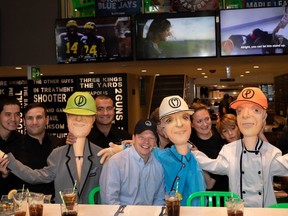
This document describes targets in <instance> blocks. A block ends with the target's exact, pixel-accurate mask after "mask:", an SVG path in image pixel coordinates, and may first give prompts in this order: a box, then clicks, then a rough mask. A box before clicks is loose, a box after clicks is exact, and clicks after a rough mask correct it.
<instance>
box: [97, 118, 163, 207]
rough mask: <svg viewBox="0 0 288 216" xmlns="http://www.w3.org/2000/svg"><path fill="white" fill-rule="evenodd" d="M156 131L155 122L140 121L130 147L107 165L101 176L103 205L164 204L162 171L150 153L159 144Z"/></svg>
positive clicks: (115, 156)
mask: <svg viewBox="0 0 288 216" xmlns="http://www.w3.org/2000/svg"><path fill="white" fill-rule="evenodd" d="M156 130H157V129H156V124H155V123H154V122H152V121H150V120H140V121H138V123H137V124H136V126H135V129H134V135H133V145H132V146H131V148H128V149H127V150H125V151H122V152H120V153H118V154H115V155H114V156H113V157H111V158H110V159H109V160H108V162H106V163H105V165H104V167H103V170H102V173H101V177H100V188H101V199H102V203H103V204H121V205H123V204H125V205H163V204H164V173H163V169H162V166H161V164H160V163H159V162H158V161H157V160H156V159H155V157H154V156H153V155H152V154H151V152H152V150H153V148H154V147H155V145H156V137H157V132H156Z"/></svg>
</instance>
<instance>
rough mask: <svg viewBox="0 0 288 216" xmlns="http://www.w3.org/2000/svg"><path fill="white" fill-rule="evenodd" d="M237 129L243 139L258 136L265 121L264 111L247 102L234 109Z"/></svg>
mask: <svg viewBox="0 0 288 216" xmlns="http://www.w3.org/2000/svg"><path fill="white" fill-rule="evenodd" d="M236 113H237V123H238V127H239V129H240V131H241V133H242V134H243V136H244V137H252V136H258V134H259V133H260V131H261V130H262V129H263V127H264V125H265V120H266V116H267V114H266V110H264V109H263V108H262V107H261V106H259V105H257V104H255V103H253V102H247V103H244V104H241V105H239V106H238V107H237V108H236Z"/></svg>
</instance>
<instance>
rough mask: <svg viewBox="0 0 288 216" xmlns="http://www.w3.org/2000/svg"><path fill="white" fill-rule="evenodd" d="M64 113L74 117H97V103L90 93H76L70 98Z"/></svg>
mask: <svg viewBox="0 0 288 216" xmlns="http://www.w3.org/2000/svg"><path fill="white" fill-rule="evenodd" d="M63 112H65V113H68V114H73V115H95V114H96V113H97V111H96V103H95V100H94V98H93V97H92V96H91V94H89V93H88V92H75V93H73V94H72V95H71V96H70V97H69V98H68V101H67V104H66V108H65V109H64V110H63Z"/></svg>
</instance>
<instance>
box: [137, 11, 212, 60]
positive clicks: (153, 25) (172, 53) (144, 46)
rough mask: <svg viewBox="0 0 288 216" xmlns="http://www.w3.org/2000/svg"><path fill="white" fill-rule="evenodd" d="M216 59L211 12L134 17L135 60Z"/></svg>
mask: <svg viewBox="0 0 288 216" xmlns="http://www.w3.org/2000/svg"><path fill="white" fill-rule="evenodd" d="M216 56H217V52H216V21H215V14H214V12H195V13H188V14H186V13H178V14H175V13H174V14H171V13H170V14H166V13H162V14H141V15H138V16H136V59H176V58H196V57H216Z"/></svg>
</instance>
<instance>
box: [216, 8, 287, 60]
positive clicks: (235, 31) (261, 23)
mask: <svg viewBox="0 0 288 216" xmlns="http://www.w3.org/2000/svg"><path fill="white" fill-rule="evenodd" d="M287 23H288V9H287V7H265V8H246V9H233V10H221V11H220V40H221V56H245V55H282V54H288V40H287V38H288V27H287Z"/></svg>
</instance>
